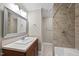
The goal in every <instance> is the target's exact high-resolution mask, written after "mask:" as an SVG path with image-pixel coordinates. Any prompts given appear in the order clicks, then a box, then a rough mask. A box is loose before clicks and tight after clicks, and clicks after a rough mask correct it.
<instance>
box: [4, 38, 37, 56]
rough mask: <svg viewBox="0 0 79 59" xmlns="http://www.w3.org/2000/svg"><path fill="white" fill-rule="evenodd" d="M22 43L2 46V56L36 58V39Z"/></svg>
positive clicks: (17, 42) (19, 41)
mask: <svg viewBox="0 0 79 59" xmlns="http://www.w3.org/2000/svg"><path fill="white" fill-rule="evenodd" d="M22 42H24V43H22ZM22 42H21V40H18V41H16V42H13V43H10V44H8V45H4V46H3V56H37V55H38V39H37V38H33V39H32V40H30V41H28V42H27V41H22ZM25 42H27V43H25Z"/></svg>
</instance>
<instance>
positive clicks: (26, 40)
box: [15, 37, 33, 45]
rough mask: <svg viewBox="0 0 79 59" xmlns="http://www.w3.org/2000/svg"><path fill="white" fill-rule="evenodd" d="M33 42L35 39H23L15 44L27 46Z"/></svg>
mask: <svg viewBox="0 0 79 59" xmlns="http://www.w3.org/2000/svg"><path fill="white" fill-rule="evenodd" d="M32 40H33V37H26V38H25V39H24V40H22V39H21V40H19V41H16V42H15V44H22V45H25V44H27V43H30V42H31V41H32Z"/></svg>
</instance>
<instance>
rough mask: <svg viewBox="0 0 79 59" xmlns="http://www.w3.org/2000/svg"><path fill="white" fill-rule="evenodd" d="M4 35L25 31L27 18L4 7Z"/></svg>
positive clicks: (8, 35)
mask: <svg viewBox="0 0 79 59" xmlns="http://www.w3.org/2000/svg"><path fill="white" fill-rule="evenodd" d="M4 14H5V16H4V24H5V25H4V37H5V38H7V37H12V36H16V35H18V34H20V33H27V25H28V22H27V19H25V18H24V17H22V16H20V15H18V14H16V13H15V12H13V11H11V10H9V9H6V10H5V11H4Z"/></svg>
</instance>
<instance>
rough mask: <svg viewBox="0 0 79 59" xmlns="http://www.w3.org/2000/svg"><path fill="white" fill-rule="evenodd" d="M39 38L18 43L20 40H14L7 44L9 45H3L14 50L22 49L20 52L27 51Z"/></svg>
mask: <svg viewBox="0 0 79 59" xmlns="http://www.w3.org/2000/svg"><path fill="white" fill-rule="evenodd" d="M36 39H37V38H36V37H34V38H33V40H32V41H31V42H29V43H26V44H18V45H17V44H16V42H19V41H20V40H18V41H16V42H13V43H10V44H7V45H4V46H2V48H3V49H9V50H14V51H20V52H25V51H27V49H28V48H29V47H30V46H31V45H32V44H33V43H34V42H35V40H36Z"/></svg>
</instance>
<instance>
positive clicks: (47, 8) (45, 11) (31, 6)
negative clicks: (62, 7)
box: [18, 3, 53, 17]
mask: <svg viewBox="0 0 79 59" xmlns="http://www.w3.org/2000/svg"><path fill="white" fill-rule="evenodd" d="M18 5H19V6H20V8H22V9H24V10H26V11H28V12H30V11H33V10H36V9H40V8H41V9H42V15H43V17H50V16H51V14H52V11H53V10H52V7H53V3H19V4H18Z"/></svg>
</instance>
